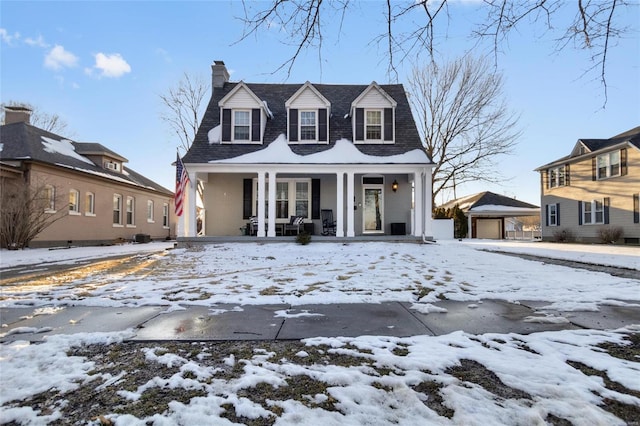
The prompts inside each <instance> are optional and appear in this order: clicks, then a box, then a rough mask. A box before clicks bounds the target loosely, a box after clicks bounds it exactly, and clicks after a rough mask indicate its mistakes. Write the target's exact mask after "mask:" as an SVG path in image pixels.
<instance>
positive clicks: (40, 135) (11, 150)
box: [0, 122, 173, 195]
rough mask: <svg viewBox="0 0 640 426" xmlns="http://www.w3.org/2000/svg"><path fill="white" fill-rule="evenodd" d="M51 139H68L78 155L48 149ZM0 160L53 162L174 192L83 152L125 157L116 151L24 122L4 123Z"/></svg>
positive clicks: (0, 141)
mask: <svg viewBox="0 0 640 426" xmlns="http://www.w3.org/2000/svg"><path fill="white" fill-rule="evenodd" d="M47 140H52V141H57V142H59V141H67V142H68V143H69V144H71V146H73V148H74V151H75V153H73V154H74V155H65V154H64V153H62V152H60V151H59V150H47V149H46V147H45V145H44V143H43V142H46V141H47ZM0 144H1V148H0V159H1V160H4V161H8V160H14V161H24V160H30V161H35V162H41V163H47V164H53V165H57V166H60V167H65V168H69V169H73V170H75V171H78V172H81V173H88V174H91V175H94V176H100V177H103V178H106V179H112V180H114V181H118V182H124V183H126V184H130V185H135V186H139V187H144V188H148V189H152V190H154V191H158V192H161V193H164V194H167V195H172V194H173V193H172V192H171V191H169V190H168V189H166V188H164V187H162V186H160V185H159V184H157V183H155V182H153V181H152V180H150V179H147V178H146V177H144V176H142V175H140V174H139V173H137V172H135V171H133V170H131V169H129V168H128V167H124V173H118V172H115V171H111V170H106V169H104V168H102V167H101V166H99V165H96V164H94V163H93V162H92V161H91V160H89V159H88V158H86V157H84V156H82V155H81V154H79V153H78V151H79V152H86V151H87V150H90V151H91V152H105V153H111V154H112V155H111V156H113V157H115V158H123V157H121V156H120V155H118V154H116V153H115V152H113V151H111V150H109V149H107V148H105V147H104V146H102V145H100V144H97V143H78V142H73V141H70V140H68V139H66V138H64V137H62V136H59V135H56V134H55V133H51V132H48V131H46V130H43V129H40V128H38V127H35V126H32V125H30V124H27V123H24V122H20V123H12V124H6V125H3V126H0Z"/></svg>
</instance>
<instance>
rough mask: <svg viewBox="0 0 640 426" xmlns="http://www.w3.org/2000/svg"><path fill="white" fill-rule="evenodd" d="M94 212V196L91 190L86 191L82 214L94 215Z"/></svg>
mask: <svg viewBox="0 0 640 426" xmlns="http://www.w3.org/2000/svg"><path fill="white" fill-rule="evenodd" d="M95 214H96V196H95V194H94V193H93V192H87V193H86V195H85V198H84V215H85V216H95Z"/></svg>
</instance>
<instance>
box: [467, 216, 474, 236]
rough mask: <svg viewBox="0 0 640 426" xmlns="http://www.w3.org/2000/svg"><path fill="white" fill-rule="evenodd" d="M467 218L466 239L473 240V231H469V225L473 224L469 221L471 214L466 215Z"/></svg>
mask: <svg viewBox="0 0 640 426" xmlns="http://www.w3.org/2000/svg"><path fill="white" fill-rule="evenodd" d="M468 215H469V216H468V217H467V238H473V232H472V231H473V230H472V229H471V225H472V224H473V221H472V220H471V213H468Z"/></svg>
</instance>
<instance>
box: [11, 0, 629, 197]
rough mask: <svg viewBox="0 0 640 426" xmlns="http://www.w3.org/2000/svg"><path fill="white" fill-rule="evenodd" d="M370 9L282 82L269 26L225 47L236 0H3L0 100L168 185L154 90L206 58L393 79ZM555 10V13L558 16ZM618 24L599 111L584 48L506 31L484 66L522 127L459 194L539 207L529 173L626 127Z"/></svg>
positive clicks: (456, 34)
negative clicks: (51, 120)
mask: <svg viewBox="0 0 640 426" xmlns="http://www.w3.org/2000/svg"><path fill="white" fill-rule="evenodd" d="M265 4H266V3H263V4H262V5H265ZM252 6H254V7H255V6H256V5H255V4H253V5H252ZM383 6H384V4H383V3H382V2H374V1H371V2H364V3H362V4H356V5H355V7H354V8H353V9H352V10H351V12H350V13H349V15H347V17H346V19H345V21H344V22H343V25H342V27H339V26H338V25H337V22H338V19H337V17H334V19H333V23H334V25H332V26H330V27H329V28H327V29H326V30H325V33H324V37H325V39H324V44H323V50H322V55H321V59H319V55H318V52H317V51H316V50H310V51H307V52H305V53H303V54H302V55H301V56H300V58H299V61H298V62H297V63H296V65H295V66H294V68H293V70H292V73H291V75H290V76H288V77H287V75H286V73H285V72H284V71H280V72H275V73H274V71H275V70H276V69H277V68H278V66H279V65H280V64H282V63H283V62H284V61H286V60H287V59H288V58H289V55H291V54H292V52H293V50H292V49H293V47H292V46H288V45H286V44H284V43H282V41H283V40H285V41H286V40H287V38H286V33H285V32H283V30H282V29H280V28H275V27H274V28H272V29H270V30H269V31H265V32H261V33H259V34H258V35H257V36H251V37H249V38H248V39H247V40H245V41H242V42H239V39H240V38H241V36H242V33H243V29H244V25H243V23H242V22H241V21H240V20H239V19H238V18H240V17H241V16H242V14H243V12H242V7H241V3H240V2H233V1H217V2H186V1H185V2H172V1H156V2H152V1H149V2H139V1H129V2H93V1H85V2H55V1H50V2H49V1H48V2H30V1H20V2H17V1H6V0H5V1H2V2H0V36H1V40H0V62H1V64H0V98H1V101H2V102H7V101H21V102H28V103H31V104H33V105H36V106H38V107H39V108H40V109H41V110H43V111H45V112H48V113H56V114H58V115H60V116H61V117H62V118H63V119H64V120H65V121H66V122H67V123H68V125H69V129H70V131H71V132H72V133H73V134H72V135H70V136H72V138H73V139H74V140H77V141H80V142H99V143H102V144H103V145H105V146H106V147H108V148H110V149H112V150H114V151H116V152H117V153H119V154H121V155H123V156H124V157H126V158H127V159H128V160H129V163H128V166H129V167H130V168H132V169H134V170H136V171H138V172H140V173H142V174H144V175H145V176H147V177H149V178H151V179H153V180H155V181H156V182H158V183H160V184H162V185H164V186H165V187H167V188H169V189H173V187H174V176H175V175H174V173H175V172H174V168H173V167H171V163H172V162H173V161H174V160H175V152H176V147H177V146H178V144H179V141H177V140H175V139H174V138H173V137H172V135H171V132H170V131H169V129H168V128H167V126H166V124H165V123H163V122H162V120H161V119H160V113H161V111H162V105H161V103H160V99H159V95H160V94H163V93H166V92H167V91H168V90H169V89H170V88H171V87H173V86H175V85H176V84H177V83H178V82H179V81H180V79H181V78H182V76H183V74H184V73H185V72H186V73H188V74H190V75H193V76H200V77H202V78H204V79H207V80H209V79H210V73H211V68H210V66H211V63H212V62H213V61H214V60H223V61H224V62H225V63H226V65H227V67H228V68H229V70H230V71H231V74H232V75H231V79H232V80H234V81H237V80H244V81H247V82H272V83H280V82H288V83H304V82H305V81H307V80H309V81H311V82H312V83H355V84H368V83H370V82H371V81H377V82H378V83H381V84H382V83H389V82H395V80H394V79H390V78H389V76H388V75H387V62H386V57H385V56H384V54H385V50H384V45H382V46H378V45H377V44H376V43H375V42H373V40H374V39H375V37H376V36H378V35H379V34H380V33H382V32H383V31H384V17H383V15H382V10H383V9H382V7H383ZM477 7H478V6H477V3H476V2H474V1H461V2H460V3H458V4H454V5H453V6H452V7H451V9H450V12H451V14H452V16H453V17H454V18H455V17H457V20H454V21H452V23H451V24H450V25H449V26H448V27H446V28H447V34H446V35H447V38H446V39H444V38H443V39H441V41H440V43H439V45H438V46H437V47H438V50H439V52H440V53H441V55H442V57H443V58H449V59H451V58H454V57H455V56H457V55H459V54H461V53H463V52H464V51H465V50H466V49H470V48H472V47H473V45H474V42H473V41H470V40H469V39H468V38H467V34H468V30H469V28H470V25H471V24H470V22H474V21H478V20H479V18H478V16H479V15H477V13H478V12H477V10H476V9H477ZM419 16H420V15H417V16H416V18H418V17H419ZM566 18H567V17H566V16H562V15H560V16H558V23H560V21H562V20H563V19H566ZM620 20H621V22H622V23H623V24H626V25H629V26H634V27H635V31H636V32H634V33H631V34H628V35H627V36H626V37H625V38H624V39H623V40H620V41H619V42H618V43H617V45H616V46H614V47H613V48H612V49H611V50H610V51H609V57H608V64H607V71H606V77H607V83H608V101H607V103H606V107H605V108H603V107H602V106H603V101H604V98H603V96H604V92H603V88H602V85H601V84H600V83H599V82H598V81H597V80H596V78H597V74H593V73H591V74H586V75H585V76H582V75H583V73H584V72H585V70H587V69H588V68H589V67H590V63H589V62H588V59H589V57H590V53H589V52H585V51H579V50H574V49H572V48H571V47H569V48H567V49H565V50H563V51H562V52H560V53H559V54H556V53H554V46H555V44H554V37H555V36H557V35H558V33H546V32H544V31H543V30H542V28H541V27H530V26H527V24H525V25H524V26H523V27H522V28H521V30H520V31H519V32H514V33H513V34H512V35H511V36H510V37H509V39H508V42H507V43H505V44H503V45H502V46H501V52H500V54H499V55H498V57H497V59H498V68H499V70H500V71H502V73H503V74H504V76H505V82H506V85H505V95H506V99H507V101H508V103H509V105H510V107H511V108H512V109H513V110H514V111H516V112H517V113H519V114H520V115H521V119H520V126H521V127H522V129H523V135H522V137H521V138H520V139H519V143H518V146H517V148H516V150H515V153H514V155H511V156H504V157H502V158H500V159H499V161H498V166H497V168H498V169H499V171H500V172H501V173H502V174H503V176H505V177H507V178H509V179H508V180H505V182H504V183H503V184H502V185H493V184H492V185H489V184H483V183H475V184H469V185H465V186H462V187H459V188H458V190H457V195H458V196H459V197H460V196H463V195H468V194H471V193H475V192H479V191H484V190H489V191H493V192H497V193H500V194H506V195H508V196H515V197H517V198H518V199H521V200H524V201H528V202H531V203H534V204H536V205H539V203H540V198H539V197H540V195H539V176H538V174H537V173H536V172H533V169H535V168H536V167H538V166H540V165H543V164H545V163H548V162H550V161H553V160H555V159H557V158H559V157H562V156H564V155H567V154H568V153H569V152H570V150H571V149H572V147H573V145H574V143H575V142H576V141H577V139H578V138H581V137H582V138H607V137H611V136H613V135H615V134H617V133H621V132H623V131H626V130H628V129H631V128H633V127H636V126H638V125H640V107H639V106H638V99H640V35H639V34H638V32H637V31H638V22H640V6H638V5H636V6H635V7H634V8H633V9H632V11H631V13H628V11H627V13H625V14H622V15H621V16H620ZM443 28H444V27H443ZM402 29H403V28H399V30H402ZM406 29H408V28H406ZM486 49H487V46H484V45H481V46H479V47H478V48H477V49H476V50H478V51H481V52H482V51H486ZM409 71H410V65H409V64H406V65H405V66H403V67H400V68H399V74H398V81H399V82H400V83H406V81H407V79H406V75H407V74H408V73H409ZM581 76H582V77H581ZM205 103H206V102H205ZM63 136H67V135H63ZM447 195H448V198H451V197H452V194H447ZM436 201H437V202H441V201H443V200H442V199H438V200H436ZM444 201H446V200H444Z"/></svg>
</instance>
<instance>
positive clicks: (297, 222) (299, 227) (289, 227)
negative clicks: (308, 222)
mask: <svg viewBox="0 0 640 426" xmlns="http://www.w3.org/2000/svg"><path fill="white" fill-rule="evenodd" d="M303 230H304V217H302V216H291V218H290V219H289V223H285V224H284V232H283V234H284V235H289V233H292V232H294V231H295V233H296V235H298V234H300V232H301V231H303Z"/></svg>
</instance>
